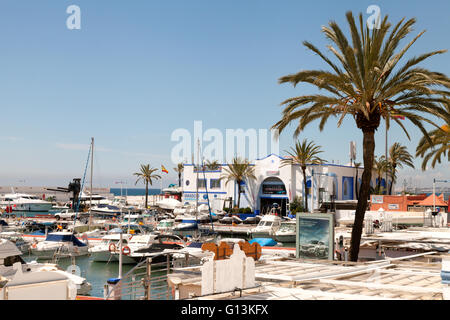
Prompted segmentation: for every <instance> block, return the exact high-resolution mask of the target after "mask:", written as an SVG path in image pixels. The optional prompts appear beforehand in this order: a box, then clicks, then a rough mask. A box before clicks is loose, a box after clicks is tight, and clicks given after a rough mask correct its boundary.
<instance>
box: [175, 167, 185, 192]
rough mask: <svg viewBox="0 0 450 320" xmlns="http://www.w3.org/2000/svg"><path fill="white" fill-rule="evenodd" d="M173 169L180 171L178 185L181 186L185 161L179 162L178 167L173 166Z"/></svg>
mask: <svg viewBox="0 0 450 320" xmlns="http://www.w3.org/2000/svg"><path fill="white" fill-rule="evenodd" d="M173 170H174V171H175V172H176V173H178V186H179V187H181V174H182V173H183V170H184V165H183V163H179V164H178V165H177V167H176V168H173Z"/></svg>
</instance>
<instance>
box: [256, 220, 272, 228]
mask: <svg viewBox="0 0 450 320" xmlns="http://www.w3.org/2000/svg"><path fill="white" fill-rule="evenodd" d="M258 226H259V227H271V226H272V221H261V222H259V224H258Z"/></svg>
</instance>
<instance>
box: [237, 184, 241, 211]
mask: <svg viewBox="0 0 450 320" xmlns="http://www.w3.org/2000/svg"><path fill="white" fill-rule="evenodd" d="M240 205H241V181H239V182H238V202H237V207H238V209H239V207H240Z"/></svg>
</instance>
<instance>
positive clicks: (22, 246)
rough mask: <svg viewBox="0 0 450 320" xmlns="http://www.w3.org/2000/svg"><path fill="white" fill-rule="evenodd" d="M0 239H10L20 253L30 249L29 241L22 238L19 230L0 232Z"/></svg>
mask: <svg viewBox="0 0 450 320" xmlns="http://www.w3.org/2000/svg"><path fill="white" fill-rule="evenodd" d="M0 239H6V240H9V241H11V242H12V243H14V245H15V246H16V247H17V248H18V249H19V250H20V251H21V252H22V253H28V252H29V250H30V243H29V242H28V241H26V240H25V239H24V238H23V235H22V233H20V232H15V231H3V232H0Z"/></svg>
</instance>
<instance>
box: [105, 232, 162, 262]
mask: <svg viewBox="0 0 450 320" xmlns="http://www.w3.org/2000/svg"><path fill="white" fill-rule="evenodd" d="M157 236H158V234H156V233H150V234H142V235H141V234H140V235H136V236H131V237H130V238H128V239H127V242H128V243H127V244H126V245H124V244H123V243H122V263H123V264H134V263H135V262H136V260H135V259H134V257H133V253H134V252H135V251H137V250H139V249H142V248H145V247H148V246H149V245H150V244H152V243H153V242H154V241H155V239H156V238H157ZM119 247H120V243H119V245H118V246H115V248H114V247H112V248H111V250H110V251H111V255H112V258H111V261H119V258H120V257H119V255H120V251H119Z"/></svg>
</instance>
